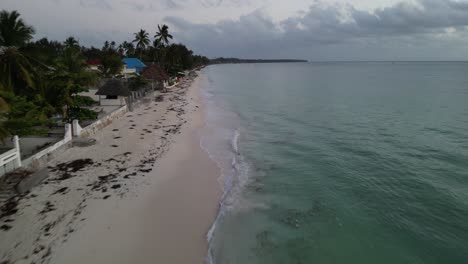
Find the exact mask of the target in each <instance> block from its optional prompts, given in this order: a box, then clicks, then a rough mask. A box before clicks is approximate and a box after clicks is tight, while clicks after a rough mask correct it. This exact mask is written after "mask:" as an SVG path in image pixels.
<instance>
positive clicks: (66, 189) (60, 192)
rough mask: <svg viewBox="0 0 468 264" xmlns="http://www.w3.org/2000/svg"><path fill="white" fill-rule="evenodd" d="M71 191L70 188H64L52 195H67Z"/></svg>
mask: <svg viewBox="0 0 468 264" xmlns="http://www.w3.org/2000/svg"><path fill="white" fill-rule="evenodd" d="M68 191H69V189H68V187H63V188H60V189H58V190H57V191H55V192H54V193H52V195H55V194H66V193H67V192H68Z"/></svg>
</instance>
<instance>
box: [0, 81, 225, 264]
mask: <svg viewBox="0 0 468 264" xmlns="http://www.w3.org/2000/svg"><path fill="white" fill-rule="evenodd" d="M204 78H205V77H204V76H203V75H200V76H199V77H197V78H196V79H195V81H194V82H193V84H192V85H191V86H190V88H188V89H187V88H185V89H184V88H174V89H172V90H171V91H170V92H169V93H167V94H164V96H165V99H164V101H163V102H155V101H154V100H151V101H150V100H148V102H147V103H146V104H143V105H141V106H140V107H138V108H137V109H135V111H133V112H128V113H127V114H126V115H125V117H123V118H121V119H119V120H116V121H114V122H113V123H112V124H111V125H109V126H108V127H106V128H104V129H103V130H102V131H100V132H98V134H96V135H95V136H94V138H95V139H96V140H97V143H96V145H93V146H89V147H82V148H80V147H73V148H70V149H69V150H67V151H66V152H65V153H64V154H63V155H61V156H60V157H59V158H58V159H56V160H53V161H51V162H50V164H49V171H50V175H49V178H48V179H47V180H46V181H44V182H43V183H42V184H41V185H39V186H37V187H35V188H34V189H33V190H32V191H31V192H30V193H29V194H27V195H26V196H24V197H17V198H15V199H13V200H12V201H11V206H12V207H13V209H15V210H16V209H17V212H14V211H15V210H10V211H11V212H14V213H13V214H11V215H4V216H2V218H1V224H2V225H3V224H4V225H7V227H8V228H7V229H8V230H5V231H0V232H1V236H0V263H203V262H204V260H205V257H206V254H207V241H206V233H207V231H208V229H209V228H210V226H211V224H212V222H213V220H214V218H215V215H216V212H217V207H218V200H219V198H220V195H221V192H222V190H221V188H222V187H221V185H220V184H219V183H218V177H219V175H220V172H219V169H218V168H217V167H216V165H215V163H214V162H213V161H211V160H210V159H209V157H208V155H207V153H206V152H204V151H203V150H202V149H201V147H200V143H199V131H200V128H201V127H202V126H203V125H204V116H203V104H202V101H201V98H200V88H201V87H200V86H201V85H202V83H203V81H204ZM186 90H188V91H187V92H186Z"/></svg>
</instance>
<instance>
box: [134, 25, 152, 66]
mask: <svg viewBox="0 0 468 264" xmlns="http://www.w3.org/2000/svg"><path fill="white" fill-rule="evenodd" d="M134 35H135V39H134V40H133V42H134V43H136V47H137V49H138V50H139V51H140V59H141V58H142V54H143V51H144V50H145V49H146V47H147V46H148V45H149V44H150V39H149V34H148V32H146V31H145V30H143V29H140V31H138V32H137V33H134Z"/></svg>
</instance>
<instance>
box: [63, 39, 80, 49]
mask: <svg viewBox="0 0 468 264" xmlns="http://www.w3.org/2000/svg"><path fill="white" fill-rule="evenodd" d="M64 44H65V47H67V48H77V47H80V45H79V43H78V40H76V39H75V38H74V37H68V38H67V39H66V40H65V42H64Z"/></svg>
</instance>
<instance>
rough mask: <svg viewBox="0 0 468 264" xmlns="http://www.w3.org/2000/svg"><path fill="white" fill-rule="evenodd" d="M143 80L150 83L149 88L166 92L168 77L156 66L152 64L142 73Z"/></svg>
mask: <svg viewBox="0 0 468 264" xmlns="http://www.w3.org/2000/svg"><path fill="white" fill-rule="evenodd" d="M142 75H143V77H144V78H145V79H147V80H149V81H150V82H151V88H152V89H154V90H163V91H164V90H166V87H167V81H168V80H169V75H168V74H167V73H166V72H165V71H164V70H163V69H161V67H159V66H158V65H156V64H154V63H152V64H150V65H149V66H148V67H147V68H145V69H144V70H143V72H142Z"/></svg>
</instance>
